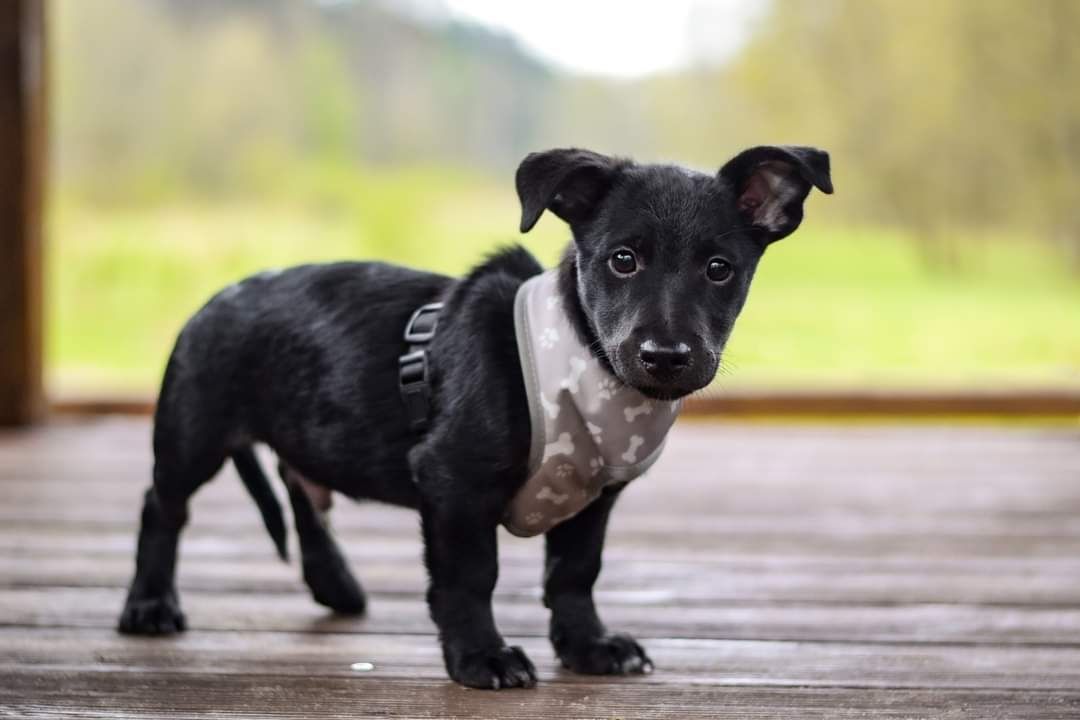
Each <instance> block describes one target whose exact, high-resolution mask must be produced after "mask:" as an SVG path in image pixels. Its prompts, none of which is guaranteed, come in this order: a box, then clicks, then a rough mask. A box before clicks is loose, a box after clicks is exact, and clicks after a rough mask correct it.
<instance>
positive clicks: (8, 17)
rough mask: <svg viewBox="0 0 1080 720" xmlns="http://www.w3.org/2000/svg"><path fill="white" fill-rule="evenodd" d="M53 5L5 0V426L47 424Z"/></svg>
mask: <svg viewBox="0 0 1080 720" xmlns="http://www.w3.org/2000/svg"><path fill="white" fill-rule="evenodd" d="M44 4H45V0H0V425H23V424H27V423H30V422H33V421H34V420H36V419H39V418H40V417H41V415H42V412H43V410H44V407H45V403H44V392H43V389H42V388H43V385H42V292H41V289H42V288H41V285H42V247H41V245H42V239H41V224H42V223H41V218H42V191H43V186H44V170H45V130H46V127H45V79H46V78H45V11H44Z"/></svg>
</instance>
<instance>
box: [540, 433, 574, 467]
mask: <svg viewBox="0 0 1080 720" xmlns="http://www.w3.org/2000/svg"><path fill="white" fill-rule="evenodd" d="M573 452H574V439H573V438H572V437H571V436H570V433H568V432H564V433H560V434H559V437H558V438H556V439H555V442H551V443H548V444H547V445H546V446H545V447H544V459H543V461H542V462H545V463H546V462H547V461H548V460H550V459H551V458H553V457H555V456H556V455H571V454H573Z"/></svg>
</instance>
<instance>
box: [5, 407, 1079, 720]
mask: <svg viewBox="0 0 1080 720" xmlns="http://www.w3.org/2000/svg"><path fill="white" fill-rule="evenodd" d="M149 468H150V457H149V424H148V422H147V421H146V420H143V419H137V420H136V419H102V420H90V421H80V422H77V423H75V422H69V423H57V424H54V425H51V426H48V427H45V428H42V429H38V430H34V431H28V432H21V433H7V434H0V716H7V714H8V713H10V714H12V715H13V716H18V717H31V716H32V717H61V716H62V717H71V716H78V717H108V718H115V717H151V716H154V717H156V716H162V717H209V716H214V715H228V716H230V717H260V718H263V717H290V718H298V717H342V718H345V717H348V718H356V717H371V716H378V717H424V718H427V717H432V718H458V717H460V718H472V717H504V718H529V719H530V720H533V719H535V718H537V717H541V718H543V717H545V716H546V717H551V718H596V717H601V718H612V717H625V718H667V717H671V718H687V717H731V718H743V717H785V718H787V717H800V718H805V717H823V718H835V717H862V716H868V715H873V716H876V717H898V718H900V717H903V718H912V717H936V716H950V717H952V716H961V715H962V716H964V717H997V718H1003V717H1010V718H1036V717H1037V718H1076V717H1080V433H1078V432H1077V431H1076V430H1069V429H1043V428H1006V427H965V428H944V427H926V426H916V427H910V426H909V427H887V426H871V427H848V426H809V425H802V426H789V425H739V424H713V423H706V422H700V421H698V422H694V421H691V422H684V423H681V424H680V425H679V426H678V427H677V428H676V430H675V432H674V433H673V434H672V436H671V438H670V441H669V445H668V449H667V451H666V453H665V456H664V458H663V459H662V460H661V462H660V463H659V464H658V465H657V466H656V468H655V470H654V471H652V473H651V476H650V477H648V478H645V479H642V480H640V481H638V482H637V483H635V485H634V486H632V487H631V488H630V489H629V490H628V491H627V492H626V493H625V494H624V496H623V498H622V500H621V501H620V507H618V508H617V509H616V512H615V514H614V518H613V525H612V528H611V534H610V539H609V547H608V551H607V553H606V555H605V567H604V573H603V575H602V578H601V582H600V585H599V592H598V601H599V604H600V606H601V612H602V614H603V615H604V617H605V619H606V621H607V623H608V625H609V626H610V627H612V628H615V629H619V630H626V631H629V632H632V633H634V634H636V635H637V636H638V637H639V638H640V639H641V640H642V642H643V644H644V645H646V647H647V648H648V650H649V652H650V654H651V656H652V658H653V659H654V660H655V662H656V666H657V669H656V672H655V673H654V674H653V675H651V676H648V677H641V678H617V679H606V678H582V677H577V676H573V675H570V674H568V673H566V672H564V671H562V670H560V669H559V668H558V666H557V663H556V662H555V660H554V658H553V656H552V653H551V650H550V648H549V646H548V644H547V641H546V639H545V637H544V636H545V632H546V612H545V611H544V609H543V608H542V607H541V605H540V601H539V579H540V570H541V562H540V556H541V548H542V545H543V543H542V541H541V540H535V539H534V540H521V539H517V538H513V537H511V536H509V535H508V534H506V533H502V534H501V535H500V546H501V547H500V552H501V572H500V579H499V586H498V589H497V591H496V601H495V614H496V618H497V620H498V622H499V624H500V626H501V628H502V630H503V632H504V633H505V634H506V636H507V637H508V639H509V640H511V641H512V642H514V643H517V644H521V645H522V646H524V647H525V649H526V651H527V652H529V653H530V654H531V656H532V658H533V660H534V661H535V662H536V664H537V667H538V670H539V672H540V676H541V685H540V686H539V687H538V688H537V689H536V690H532V691H512V692H504V693H488V692H480V691H470V690H464V689H462V688H459V687H457V686H455V685H453V684H452V683H450V682H449V681H447V680H446V678H445V675H444V672H443V669H442V662H441V657H440V654H439V650H438V646H437V643H436V640H435V637H434V634H433V626H432V624H431V622H430V621H429V620H428V618H427V613H426V609H425V607H424V604H423V588H424V572H423V567H422V564H421V561H420V543H419V539H418V534H419V533H418V527H417V520H416V518H415V516H414V515H413V514H412V513H409V512H404V511H401V510H395V509H390V508H385V507H375V506H364V505H349V504H347V503H345V502H340V503H339V504H338V507H337V509H336V510H335V517H334V522H335V526H336V528H337V530H338V533H339V536H340V537H341V540H342V543H343V545H344V547H345V548H346V549H347V551H348V553H349V555H350V557H351V560H352V562H353V565H354V568H355V569H356V571H357V574H358V576H359V577H360V579H361V581H362V582H363V583H364V584H365V586H366V588H367V590H368V592H369V594H370V596H371V597H370V599H371V602H370V610H369V616H368V617H366V618H364V619H347V618H335V617H332V616H329V615H327V614H326V613H325V612H324V611H323V610H322V609H321V608H320V607H319V606H317V605H315V604H314V603H313V602H312V601H311V600H310V599H309V598H308V597H307V594H306V592H305V588H304V586H303V585H302V583H301V582H300V580H299V577H298V574H299V571H298V569H297V567H296V565H295V561H294V564H293V565H292V566H290V565H285V564H283V563H281V562H280V561H278V560H277V559H276V557H275V555H274V552H273V547H272V544H271V542H270V540H269V538H268V537H266V534H265V531H264V530H263V529H262V526H261V523H260V521H259V518H258V515H257V512H256V510H255V508H254V506H253V505H252V503H251V502H250V500H248V499H247V497H246V496H245V494H244V492H243V490H242V488H241V486H240V483H239V481H238V480H237V479H236V478H235V477H234V476H233V475H232V472H231V470H230V471H228V472H227V473H225V474H223V476H222V477H220V478H219V479H218V480H216V481H215V482H213V483H211V484H210V485H209V486H207V487H206V488H205V489H203V490H202V491H201V492H200V494H199V495H198V496H196V499H195V501H194V503H193V508H192V522H191V524H190V526H189V528H188V531H187V533H186V534H185V537H184V543H183V546H182V549H181V562H180V587H181V593H182V601H183V604H184V606H185V610H186V611H187V614H188V620H189V624H190V630H189V631H188V632H187V633H186V634H185V635H183V636H180V637H176V638H169V639H137V638H126V637H121V636H119V635H117V634H116V633H115V632H114V631H113V626H114V623H115V619H116V614H117V612H118V611H119V608H120V605H121V601H122V598H123V593H124V585H125V584H126V582H127V581H128V579H129V576H130V573H131V570H132V552H133V546H134V532H135V524H136V520H137V515H138V508H139V504H140V496H141V493H142V491H143V489H144V488H145V486H146V484H147V482H148V478H149ZM293 554H294V556H295V554H296V553H295V552H294V553H293ZM356 662H370V663H372V664H373V665H374V669H373V670H371V671H369V672H363V673H359V672H355V671H353V670H352V669H351V665H352V663H356Z"/></svg>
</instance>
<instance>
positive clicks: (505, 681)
mask: <svg viewBox="0 0 1080 720" xmlns="http://www.w3.org/2000/svg"><path fill="white" fill-rule="evenodd" d="M446 669H447V671H448V672H449V673H450V677H451V678H453V679H454V680H455V681H456V682H459V683H461V684H462V685H465V686H466V687H472V688H482V689H484V690H501V689H503V688H515V687H522V688H531V687H533V686H534V685H536V668H534V667H533V664H532V661H531V660H529V657H528V656H527V655H526V654H525V653H524V651H522V649H521V648H519V647H516V646H507V645H504V646H502V647H497V648H492V649H489V650H480V651H476V652H466V653H462V654H460V655H458V656H457V657H456V659H453V660H451V659H450V658H449V657H448V658H447V662H446Z"/></svg>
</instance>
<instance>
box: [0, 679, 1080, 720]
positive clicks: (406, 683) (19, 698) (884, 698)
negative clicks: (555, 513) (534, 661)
mask: <svg viewBox="0 0 1080 720" xmlns="http://www.w3.org/2000/svg"><path fill="white" fill-rule="evenodd" d="M5 713H10V714H11V715H12V716H14V717H19V718H49V719H55V718H71V717H80V718H87V719H89V718H102V719H108V720H116V719H117V718H139V719H140V720H142V719H144V718H221V717H229V718H259V719H261V718H282V719H286V720H299V719H300V718H305V719H311V718H328V719H335V720H354V718H358V717H396V718H417V719H421V718H422V719H443V720H472V719H473V718H477V719H485V718H502V719H504V720H535V719H536V718H538V717H540V718H544V717H550V718H560V719H563V720H596V719H597V718H610V719H618V718H640V719H641V720H688V719H692V718H715V719H716V720H745V719H746V718H800V719H802V720H835V719H838V718H844V719H849V718H870V717H873V718H892V719H894V720H912V719H913V718H920V719H921V718H956V717H963V718H968V719H971V720H979V719H983V718H985V719H987V720H990V719H992V720H1001V718H1012V719H1014V720H1036V719H1038V720H1075V718H1076V717H1077V714H1078V713H1080V692H1077V691H1073V690H1069V691H1061V692H1056V691H1049V692H1048V691H1041V692H1040V691H1032V690H1021V691H1000V690H942V689H932V690H926V689H893V688H884V689H879V688H873V689H866V690H862V691H860V692H852V691H851V690H848V689H844V688H813V687H806V688H788V687H782V688H775V687H739V686H734V687H732V686H724V685H694V684H689V685H684V686H681V687H678V688H677V689H676V688H671V689H668V688H664V687H657V686H656V685H655V684H651V683H640V682H634V681H632V680H630V681H627V680H623V681H608V682H599V681H594V682H579V683H549V684H546V685H541V686H539V687H538V688H537V689H535V690H523V691H515V692H509V693H506V692H503V693H489V692H478V691H471V690H466V689H463V688H459V687H456V686H454V685H452V684H451V683H448V682H446V681H444V680H441V679H440V680H428V679H401V680H393V681H385V680H381V679H379V680H373V679H371V678H367V677H364V676H358V677H323V676H321V675H318V674H313V675H311V676H308V677H294V676H278V675H266V674H255V673H252V674H248V675H245V676H243V683H242V684H238V683H237V681H236V678H235V677H232V676H220V675H214V674H211V673H206V672H199V671H197V670H195V669H192V671H191V672H187V673H182V674H175V673H163V672H140V673H139V674H138V675H133V674H131V673H128V672H102V671H99V670H78V669H69V670H62V671H57V670H44V669H39V668H19V669H16V670H13V671H11V672H9V673H8V674H7V675H6V676H5V677H4V682H0V714H5Z"/></svg>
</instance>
